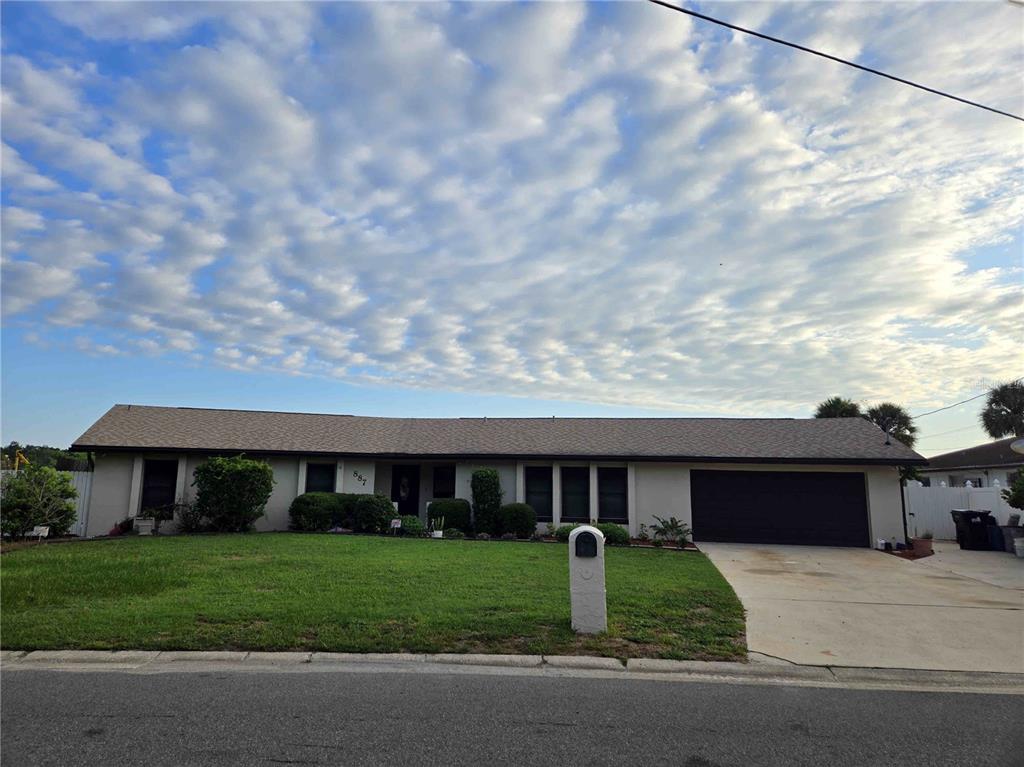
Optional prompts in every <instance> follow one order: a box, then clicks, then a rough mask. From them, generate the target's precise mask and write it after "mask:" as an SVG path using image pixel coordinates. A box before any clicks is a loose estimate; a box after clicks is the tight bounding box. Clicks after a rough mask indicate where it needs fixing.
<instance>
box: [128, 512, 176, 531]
mask: <svg viewBox="0 0 1024 767" xmlns="http://www.w3.org/2000/svg"><path fill="white" fill-rule="evenodd" d="M169 519H174V504H171V505H169V506H157V507H154V508H152V509H143V510H142V511H141V512H140V513H139V516H137V517H136V518H135V532H137V533H138V534H139V535H154V534H157V535H158V534H159V533H160V523H161V522H166V521H167V520H169Z"/></svg>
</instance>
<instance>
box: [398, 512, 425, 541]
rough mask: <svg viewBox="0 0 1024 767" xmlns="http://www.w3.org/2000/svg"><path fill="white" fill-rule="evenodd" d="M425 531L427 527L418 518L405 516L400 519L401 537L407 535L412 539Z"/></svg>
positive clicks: (409, 515)
mask: <svg viewBox="0 0 1024 767" xmlns="http://www.w3.org/2000/svg"><path fill="white" fill-rule="evenodd" d="M426 531H427V526H426V525H424V524H423V521H422V520H421V519H420V518H419V517H414V516H413V515H412V514H406V515H405V516H403V517H402V535H409V536H412V537H413V538H419V537H421V536H422V535H423V534H424V533H425V532H426Z"/></svg>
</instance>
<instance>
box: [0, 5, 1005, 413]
mask: <svg viewBox="0 0 1024 767" xmlns="http://www.w3.org/2000/svg"><path fill="white" fill-rule="evenodd" d="M722 7H723V10H722V11H721V15H728V16H729V17H730V18H734V19H736V20H737V21H738V22H739V23H749V24H751V25H753V26H758V27H763V28H770V30H771V31H773V32H775V33H779V34H783V35H787V36H789V37H792V38H793V39H797V40H802V41H804V42H807V43H809V44H813V45H820V46H821V47H823V48H827V49H829V50H832V51H835V52H837V53H839V54H840V55H848V56H856V57H863V58H865V60H871V61H872V62H874V63H875V64H877V65H879V66H882V67H883V68H887V69H892V70H893V71H896V72H898V73H899V74H902V75H905V76H908V77H912V78H919V79H921V80H924V81H928V82H932V83H935V84H936V85H939V86H941V87H945V88H949V89H950V90H953V91H958V92H962V93H964V94H969V95H971V96H973V97H976V98H978V99H981V100H984V101H989V102H991V103H994V104H997V105H999V106H1001V107H1002V108H1005V109H1010V110H1013V111H1018V112H1019V111H1024V104H1022V103H1021V97H1020V93H1019V89H1017V90H1015V89H1014V88H1012V87H1007V86H1006V83H1010V82H1014V81H1015V80H1014V78H1015V77H1016V73H1017V72H1019V70H1020V68H1021V65H1022V64H1024V46H1022V44H1021V41H1020V39H1019V35H1016V36H1015V35H1014V34H1013V33H1012V26H1013V24H1012V23H1010V20H1011V19H1013V18H1016V17H1015V16H1013V14H1015V13H1017V11H1016V9H1012V8H1003V7H1001V6H999V7H996V6H988V5H985V6H976V5H972V6H971V7H970V8H964V7H961V6H955V5H949V4H932V5H928V6H920V7H915V8H914V9H912V10H908V8H906V7H903V6H891V7H890V6H880V5H874V4H871V5H852V4H825V3H816V4H811V5H802V6H799V7H790V6H782V5H779V6H767V5H763V4H729V5H725V6H722ZM50 12H51V13H52V14H54V16H55V17H56V18H57V19H59V20H60V21H61V22H63V23H65V24H69V25H72V26H75V27H77V28H78V29H79V30H80V31H81V32H83V33H84V34H85V35H87V36H89V37H91V38H93V40H94V41H95V42H94V45H96V46H104V45H106V44H108V43H107V41H131V44H132V45H133V46H138V50H139V51H140V54H144V55H143V56H142V58H141V59H140V60H142V61H145V62H147V63H145V64H140V65H138V66H133V67H130V68H129V69H128V70H127V71H123V72H122V71H117V72H112V71H109V70H108V69H107V68H105V67H104V66H97V65H94V64H93V63H92V60H91V59H90V57H89V56H88V55H82V54H73V53H67V54H66V55H65V56H64V57H63V58H61V57H60V56H54V55H47V56H40V57H38V58H36V57H31V56H25V55H24V54H22V56H21V57H12V56H8V57H7V58H5V62H4V63H5V67H4V75H3V77H4V128H5V142H6V143H5V144H4V154H3V164H4V167H3V186H4V191H5V200H6V201H7V204H6V205H5V208H4V246H3V251H4V252H3V255H4V283H3V299H4V311H5V314H8V315H14V316H25V317H29V318H33V319H34V320H36V322H35V325H34V328H33V332H36V333H39V334H41V336H45V327H46V325H47V323H49V324H51V325H54V326H59V327H67V326H72V327H75V328H78V331H79V332H81V333H82V334H83V335H82V336H81V338H83V339H84V340H83V341H82V348H83V349H85V350H88V351H89V352H90V353H112V352H105V351H104V347H110V348H111V349H113V350H115V351H116V352H117V353H119V354H129V355H130V354H138V355H152V354H162V353H181V354H186V355H197V356H198V358H199V359H205V360H209V361H212V362H213V363H216V364H221V365H227V366H230V367H235V368H238V369H257V368H263V369H267V370H272V371H279V372H283V373H297V374H313V375H328V376H332V377H337V378H341V379H343V380H350V381H357V382H358V381H365V382H378V381H389V382H392V383H396V384H401V385H408V386H418V387H429V388H439V389H444V388H457V389H463V390H472V391H486V392H500V393H511V394H521V395H525V396H537V397H552V398H568V399H581V400H589V401H599V402H605V403H615V404H629V405H642V406H647V407H661V408H676V409H680V410H695V411H717V412H732V413H741V414H754V413H765V412H772V413H800V412H806V410H807V409H808V408H809V407H810V406H811V405H812V404H813V403H814V402H816V401H818V400H819V399H821V398H822V397H823V396H826V395H829V394H833V393H836V392H843V393H844V394H847V395H850V396H855V397H859V398H866V399H882V398H894V399H897V400H902V401H906V402H915V403H921V404H927V403H931V402H941V401H946V400H948V399H949V397H950V396H955V395H956V394H957V393H958V392H960V391H964V390H966V389H969V388H971V387H972V386H973V384H974V383H975V382H976V381H977V380H978V379H979V378H980V377H987V378H992V379H999V378H1005V377H1008V376H1012V375H1019V373H1020V370H1019V366H1020V360H1019V358H1018V357H1019V355H1014V354H1013V353H1012V350H1014V349H1019V348H1021V347H1022V342H1024V337H1022V332H1024V331H1022V328H1024V311H1022V310H1024V306H1022V302H1024V284H1022V279H1024V269H1022V265H1021V263H1020V260H1019V259H1018V260H1016V261H1014V260H1013V259H1012V258H1007V257H1006V256H1005V255H1003V256H998V257H995V259H994V261H993V256H992V255H991V249H992V248H993V247H994V246H996V245H999V244H1000V243H1002V244H1003V245H1004V246H1005V244H1006V243H1007V242H1012V241H1013V240H1012V238H1013V236H1014V235H1015V234H1017V236H1018V237H1019V233H1020V228H1021V224H1022V221H1024V202H1022V200H1024V195H1022V191H1024V190H1022V188H1021V187H1022V185H1024V184H1022V182H1021V178H1022V173H1021V171H1022V170H1024V167H1022V166H1024V143H1022V142H1024V139H1022V135H1021V133H1020V131H1019V129H1018V128H1016V126H1014V125H1012V124H1011V121H1009V120H1006V119H1005V118H999V117H996V116H993V115H990V114H984V113H981V112H979V111H978V110H972V109H970V108H967V107H965V106H962V105H953V104H947V103H946V102H943V101H941V100H938V99H937V98H936V97H934V96H930V95H928V94H924V93H921V92H919V91H914V90H911V89H908V88H905V87H903V86H899V85H896V84H894V83H890V82H883V81H880V80H876V79H874V78H870V77H868V76H865V75H861V74H857V73H855V72H853V71H852V70H848V69H846V68H843V67H840V66H838V65H835V64H833V63H830V62H824V61H821V60H818V59H814V58H812V57H807V56H805V55H803V54H799V53H796V52H793V51H788V50H784V49H781V48H778V47H775V46H771V45H769V44H767V43H762V42H755V41H751V40H749V39H745V38H743V37H741V36H738V35H733V34H731V33H726V32H724V31H723V30H721V29H718V28H715V27H710V26H707V25H703V24H699V23H697V22H693V21H692V20H690V19H686V18H683V17H681V16H679V15H678V14H672V13H671V12H669V11H666V10H664V9H660V8H656V7H653V6H649V5H641V4H632V3H630V4H604V5H596V6H585V5H581V4H526V5H523V4H516V5H511V4H507V5H497V4H470V5H451V6H449V5H441V4H423V5H420V4H394V5H385V4H373V5H356V4H340V5H335V6H328V5H312V6H294V5H277V4H252V5H249V4H227V5H223V6H219V5H214V4H203V5H199V4H186V5H159V6H155V5H153V4H140V5H135V4H127V3H122V4H105V5H102V6H86V5H83V4H60V5H57V6H52V7H50ZM200 25H202V28H203V30H204V32H203V34H202V35H201V36H200V37H195V38H193V37H192V34H193V32H194V30H195V29H197V28H198V27H199V26H200ZM924 40H927V41H928V44H927V45H924V43H920V42H919V43H916V44H908V43H907V41H924ZM155 41H159V42H160V47H159V48H156V47H150V44H151V43H153V42H155ZM154 62H157V63H154ZM1018 241H1019V240H1018ZM89 333H95V334H96V336H97V338H95V339H93V338H91V337H89V336H88V335H86V334H89ZM41 342H45V341H41Z"/></svg>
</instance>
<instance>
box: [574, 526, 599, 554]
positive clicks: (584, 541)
mask: <svg viewBox="0 0 1024 767" xmlns="http://www.w3.org/2000/svg"><path fill="white" fill-rule="evenodd" d="M576 556H577V557H584V558H587V557H596V556H597V536H596V535H594V534H593V533H592V532H590V531H589V530H584V531H583V532H582V533H580V534H579V535H577V536H576Z"/></svg>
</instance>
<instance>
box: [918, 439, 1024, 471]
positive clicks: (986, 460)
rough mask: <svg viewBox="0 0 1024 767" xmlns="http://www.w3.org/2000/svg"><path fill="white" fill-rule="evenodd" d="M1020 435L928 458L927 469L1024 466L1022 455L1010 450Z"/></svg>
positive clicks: (1023, 456)
mask: <svg viewBox="0 0 1024 767" xmlns="http://www.w3.org/2000/svg"><path fill="white" fill-rule="evenodd" d="M1018 439H1020V437H1007V438H1006V439H1001V440H998V441H996V442H986V443H985V444H984V445H975V446H974V447H968V448H965V449H963V450H954V451H953V452H951V453H943V454H942V455H936V456H933V457H931V458H929V459H928V471H931V470H933V469H983V468H987V467H990V466H991V467H995V466H1024V455H1021V454H1020V453H1015V452H1013V451H1012V450H1010V443H1012V442H1015V441H1016V440H1018Z"/></svg>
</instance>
